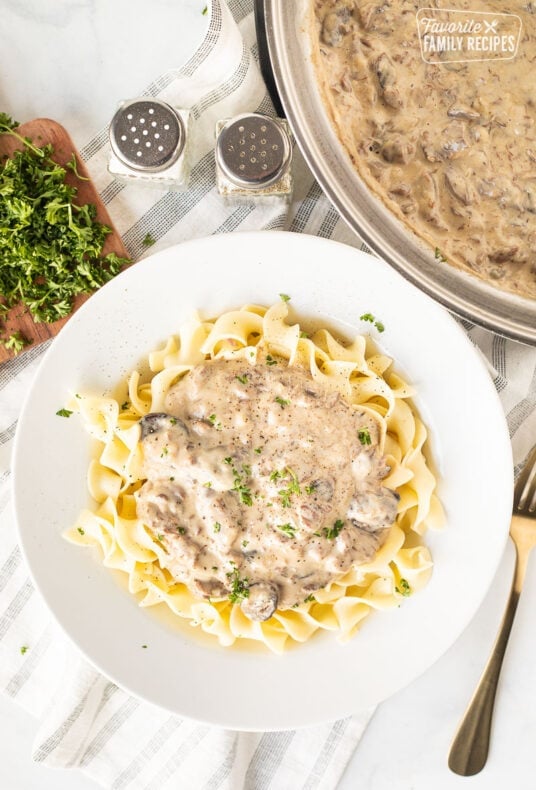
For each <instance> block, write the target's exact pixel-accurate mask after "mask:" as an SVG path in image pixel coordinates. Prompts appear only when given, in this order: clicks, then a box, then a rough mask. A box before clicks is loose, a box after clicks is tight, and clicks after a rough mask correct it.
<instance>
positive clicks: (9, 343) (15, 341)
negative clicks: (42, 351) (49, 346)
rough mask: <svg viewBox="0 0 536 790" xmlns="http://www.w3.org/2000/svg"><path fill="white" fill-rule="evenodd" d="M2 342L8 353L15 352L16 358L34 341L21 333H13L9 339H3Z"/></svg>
mask: <svg viewBox="0 0 536 790" xmlns="http://www.w3.org/2000/svg"><path fill="white" fill-rule="evenodd" d="M0 342H2V343H3V345H4V346H5V348H7V350H8V351H13V353H14V354H15V356H16V355H17V354H19V353H20V352H21V351H22V349H23V348H24V346H29V345H30V344H31V343H32V342H33V341H32V340H28V338H26V337H24V335H23V334H21V332H13V333H12V334H11V335H10V336H9V337H7V338H5V339H4V338H2V339H1V340H0Z"/></svg>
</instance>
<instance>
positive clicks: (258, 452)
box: [253, 447, 262, 455]
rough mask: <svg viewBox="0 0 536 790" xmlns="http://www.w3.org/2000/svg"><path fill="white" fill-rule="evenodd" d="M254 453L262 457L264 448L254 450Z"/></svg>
mask: <svg viewBox="0 0 536 790" xmlns="http://www.w3.org/2000/svg"><path fill="white" fill-rule="evenodd" d="M253 452H254V453H257V455H260V454H261V453H262V447H255V449H254V450H253Z"/></svg>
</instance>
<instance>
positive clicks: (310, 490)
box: [305, 483, 317, 494]
mask: <svg viewBox="0 0 536 790" xmlns="http://www.w3.org/2000/svg"><path fill="white" fill-rule="evenodd" d="M316 486H317V484H316V483H311V484H310V485H308V486H305V493H306V494H312V493H313V491H315V490H316Z"/></svg>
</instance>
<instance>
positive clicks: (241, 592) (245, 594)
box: [226, 566, 249, 603]
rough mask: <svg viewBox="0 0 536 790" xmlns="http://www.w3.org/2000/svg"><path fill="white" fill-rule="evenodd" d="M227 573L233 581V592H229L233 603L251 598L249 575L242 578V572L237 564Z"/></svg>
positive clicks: (231, 581)
mask: <svg viewBox="0 0 536 790" xmlns="http://www.w3.org/2000/svg"><path fill="white" fill-rule="evenodd" d="M226 575H227V578H228V579H229V581H230V583H231V592H230V593H229V600H230V601H231V603H238V601H243V600H244V598H249V579H248V578H247V577H244V578H243V579H241V578H240V572H239V570H238V568H237V567H236V566H235V567H234V568H233V570H232V571H231V572H230V573H227V574H226Z"/></svg>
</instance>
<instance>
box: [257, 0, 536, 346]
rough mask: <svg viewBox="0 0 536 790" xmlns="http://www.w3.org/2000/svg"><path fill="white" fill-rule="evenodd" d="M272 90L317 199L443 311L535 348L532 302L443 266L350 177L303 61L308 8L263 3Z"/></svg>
mask: <svg viewBox="0 0 536 790" xmlns="http://www.w3.org/2000/svg"><path fill="white" fill-rule="evenodd" d="M263 2H264V18H265V24H266V36H267V41H268V49H269V53H270V59H271V63H272V68H273V72H274V76H275V81H276V84H277V89H278V91H279V95H280V98H281V101H282V103H283V106H284V109H285V112H286V115H287V118H288V120H289V122H290V124H291V126H292V130H293V132H294V135H295V137H296V139H297V141H298V144H299V146H300V148H301V151H302V153H303V155H304V157H305V158H306V160H307V162H308V164H309V166H310V168H311V170H312V172H313V173H314V175H315V177H316V179H317V180H318V182H319V184H320V185H321V187H322V189H323V190H324V192H325V193H326V194H327V196H328V197H329V199H330V200H331V201H332V203H333V204H334V206H335V207H336V208H337V210H338V211H339V212H340V214H341V216H342V217H343V218H344V219H345V220H346V221H347V222H348V224H349V225H350V227H351V228H353V229H354V230H355V231H356V232H357V233H358V234H359V235H360V236H361V238H362V239H363V240H364V241H365V242H366V243H367V244H368V245H369V246H370V248H371V249H373V250H374V251H375V252H376V253H377V254H378V255H379V256H381V257H382V258H383V259H384V260H386V261H387V262H388V263H390V264H391V265H392V266H393V267H394V268H395V269H397V270H398V271H399V272H400V273H401V274H402V275H403V276H404V277H406V278H407V279H408V280H410V281H411V282H412V283H413V284H414V285H416V286H417V287H418V288H420V289H421V290H423V291H425V292H426V293H427V294H428V295H429V296H431V297H432V298H434V299H436V300H437V301H439V302H441V303H442V304H443V305H445V307H447V308H448V309H449V310H452V311H453V312H454V313H456V314H457V315H459V316H462V317H463V318H466V319H468V320H469V321H472V322H475V323H477V324H480V325H481V326H484V327H486V328H487V329H491V330H493V331H494V332H498V333H499V334H502V335H505V336H507V337H510V338H513V339H515V340H519V341H521V342H524V343H529V344H532V345H536V300H532V299H525V298H522V297H520V296H517V295H516V294H512V293H508V292H506V291H501V290H499V289H497V288H494V287H492V286H490V285H488V284H487V283H486V282H484V281H483V280H480V279H478V278H477V277H475V276H473V275H471V274H468V273H466V272H463V271H460V270H458V269H455V268H454V267H450V266H443V265H441V266H439V265H438V262H437V260H436V259H435V257H434V251H433V250H432V249H431V248H430V247H429V246H428V245H426V244H425V243H424V242H422V241H421V240H420V239H419V238H418V237H417V236H416V235H415V234H413V232H411V231H410V230H408V228H406V227H405V226H404V225H403V224H402V223H401V222H400V221H399V220H398V219H397V218H396V217H395V216H394V215H393V214H392V213H391V212H390V211H389V209H387V208H386V207H385V206H384V205H383V203H382V202H381V201H380V200H379V199H378V198H377V197H375V196H374V195H373V194H372V192H371V191H370V190H369V188H368V187H367V185H366V184H365V183H364V182H363V181H362V180H361V178H360V177H359V176H358V174H357V172H356V171H355V169H354V167H353V165H352V163H351V161H350V159H349V157H348V155H347V153H346V151H345V150H344V148H343V147H342V145H341V143H340V142H339V140H338V138H337V136H336V134H335V131H334V129H333V127H332V125H331V122H330V120H329V118H328V115H327V113H326V111H325V109H324V105H323V102H322V99H321V97H320V94H319V91H318V87H317V82H316V77H315V73H314V69H313V66H312V62H311V56H310V43H309V32H308V23H307V12H308V7H309V2H308V0H293V1H292V2H291V1H290V0H263Z"/></svg>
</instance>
